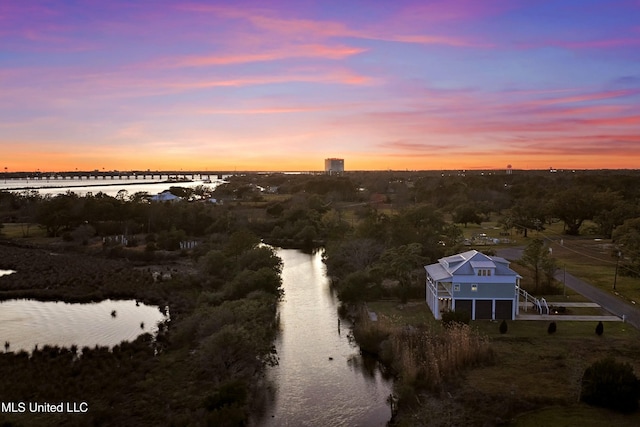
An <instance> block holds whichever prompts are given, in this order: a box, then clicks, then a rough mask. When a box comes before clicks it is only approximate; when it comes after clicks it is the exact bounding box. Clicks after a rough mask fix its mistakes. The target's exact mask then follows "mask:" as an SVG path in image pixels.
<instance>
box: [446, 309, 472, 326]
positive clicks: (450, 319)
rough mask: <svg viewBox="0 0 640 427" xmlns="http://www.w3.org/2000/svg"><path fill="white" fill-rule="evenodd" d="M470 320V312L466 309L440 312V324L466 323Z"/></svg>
mask: <svg viewBox="0 0 640 427" xmlns="http://www.w3.org/2000/svg"><path fill="white" fill-rule="evenodd" d="M469 322H471V314H470V313H469V312H468V311H466V310H465V311H445V312H444V313H442V324H443V325H444V326H451V325H453V324H454V323H462V324H465V325H468V324H469Z"/></svg>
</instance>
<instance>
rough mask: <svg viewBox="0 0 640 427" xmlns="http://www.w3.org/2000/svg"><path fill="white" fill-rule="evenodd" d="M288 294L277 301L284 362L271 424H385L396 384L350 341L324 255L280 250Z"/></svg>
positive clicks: (276, 379)
mask: <svg viewBox="0 0 640 427" xmlns="http://www.w3.org/2000/svg"><path fill="white" fill-rule="evenodd" d="M278 255H279V256H280V257H281V258H282V260H283V262H284V268H283V272H282V278H283V288H284V291H285V296H284V300H283V301H282V302H281V304H280V307H279V314H280V329H281V331H280V334H279V336H278V339H277V340H276V343H275V344H276V348H277V350H278V356H279V358H280V363H279V365H278V366H276V367H273V368H271V369H269V371H268V377H269V379H270V380H271V381H273V383H274V384H275V386H276V393H275V398H274V402H273V405H272V406H271V407H270V408H268V410H267V413H266V414H265V419H264V420H262V421H261V422H260V423H259V424H260V425H265V426H328V425H331V426H384V425H386V423H387V421H388V420H389V418H390V409H389V406H388V405H387V402H386V399H387V397H388V396H389V395H390V394H391V391H392V382H391V380H390V379H389V378H385V377H384V376H383V375H382V373H381V371H380V369H378V367H377V364H376V362H375V361H372V360H371V359H366V358H363V357H362V356H361V355H360V353H359V349H358V347H357V346H356V345H355V344H354V343H352V342H351V341H350V340H349V337H348V335H349V334H348V332H349V330H350V327H351V325H350V324H349V323H348V322H347V321H345V320H344V319H343V320H341V321H340V319H339V317H338V314H337V304H338V301H337V299H336V297H335V295H334V294H333V292H332V291H331V289H330V287H329V282H328V279H327V277H326V274H325V269H324V264H323V263H322V258H321V254H320V253H315V254H304V253H302V252H300V251H296V250H279V251H278Z"/></svg>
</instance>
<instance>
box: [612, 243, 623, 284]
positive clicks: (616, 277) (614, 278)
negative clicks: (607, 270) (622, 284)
mask: <svg viewBox="0 0 640 427" xmlns="http://www.w3.org/2000/svg"><path fill="white" fill-rule="evenodd" d="M621 255H622V252H620V251H618V256H617V257H616V274H615V275H614V276H613V290H614V291H615V290H616V282H617V281H618V264H619V263H620V256H621Z"/></svg>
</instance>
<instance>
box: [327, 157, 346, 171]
mask: <svg viewBox="0 0 640 427" xmlns="http://www.w3.org/2000/svg"><path fill="white" fill-rule="evenodd" d="M324 171H325V172H327V173H328V174H334V173H342V172H344V159H336V158H330V159H324Z"/></svg>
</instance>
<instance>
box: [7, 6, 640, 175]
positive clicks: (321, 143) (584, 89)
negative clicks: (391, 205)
mask: <svg viewBox="0 0 640 427" xmlns="http://www.w3.org/2000/svg"><path fill="white" fill-rule="evenodd" d="M0 52H2V53H1V54H0V93H2V95H1V96H0V148H1V149H2V156H1V160H0V162H1V163H0V168H2V169H0V170H1V171H5V170H7V171H9V172H12V171H36V170H42V171H73V170H76V169H77V170H86V171H89V170H95V169H97V170H103V169H104V170H147V169H150V170H180V169H184V170H212V171H216V170H226V171H230V170H239V171H261V170H270V171H313V170H322V167H323V163H322V162H323V160H324V159H326V158H329V157H334V156H336V157H339V158H344V159H348V162H349V170H387V169H392V170H406V169H410V170H459V169H467V170H473V169H485V170H489V169H491V170H499V169H505V168H506V165H508V164H511V165H513V169H548V168H550V167H554V168H557V169H617V168H624V169H637V168H640V69H639V68H638V64H640V1H639V0H614V1H606V0H563V1H558V2H540V1H537V0H523V1H518V2H514V1H509V0H483V1H476V0H439V1H428V0H427V1H423V0H420V1H417V0H414V1H407V0H399V1H396V2H370V1H357V0H356V1H352V2H338V1H310V2H298V1H293V0H289V1H279V2H264V1H238V2H231V3H230V2H223V1H206V0H193V1H190V2H187V3H185V2H179V1H169V0H157V1H147V0H140V1H124V0H113V1H110V2H93V1H85V0H79V1H76V2H64V1H63V2H49V1H41V0H33V1H29V2H1V3H0ZM5 168H6V169H5Z"/></svg>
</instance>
